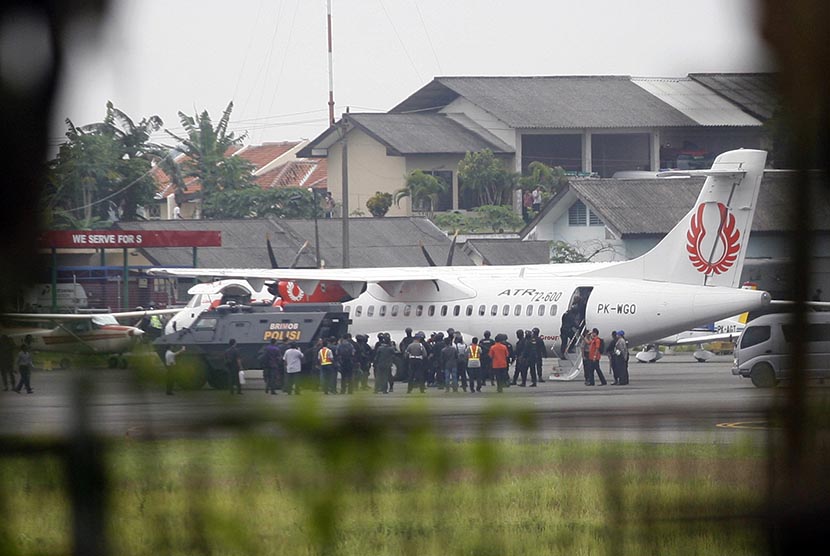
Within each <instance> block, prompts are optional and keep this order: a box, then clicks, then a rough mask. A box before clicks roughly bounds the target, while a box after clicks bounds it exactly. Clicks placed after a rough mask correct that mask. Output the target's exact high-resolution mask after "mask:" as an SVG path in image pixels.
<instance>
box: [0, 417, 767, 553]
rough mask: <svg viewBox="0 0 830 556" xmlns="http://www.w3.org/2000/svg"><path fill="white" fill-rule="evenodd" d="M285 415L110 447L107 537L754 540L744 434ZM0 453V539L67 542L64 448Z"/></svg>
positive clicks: (211, 543)
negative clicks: (609, 434) (436, 427)
mask: <svg viewBox="0 0 830 556" xmlns="http://www.w3.org/2000/svg"><path fill="white" fill-rule="evenodd" d="M413 419H417V415H416V414H413ZM282 425H283V428H282V429H281V430H282V431H283V432H282V433H281V434H279V435H276V434H273V430H270V431H269V425H267V424H263V425H262V426H260V427H252V428H249V429H247V430H248V432H240V431H233V432H229V431H227V430H224V431H222V432H221V433H219V434H217V433H216V432H213V433H211V434H212V435H213V436H210V435H209V434H207V433H205V434H203V435H200V436H199V437H198V438H191V439H180V440H149V441H142V440H130V439H126V440H116V441H109V442H108V443H106V444H102V445H101V446H100V448H99V451H98V455H99V456H100V458H101V459H100V461H102V462H103V464H104V468H103V469H104V476H105V477H106V482H105V484H106V487H105V492H104V494H105V497H104V498H105V500H106V505H105V508H104V510H105V513H104V515H105V516H106V531H107V533H106V536H105V538H106V543H107V545H108V547H109V552H110V553H112V554H119V555H121V554H124V555H133V554H136V555H139V554H142V555H143V554H147V555H151V554H152V555H162V554H164V555H166V554H213V555H224V554H228V555H231V554H286V555H289V554H290V555H295V554H343V555H355V556H357V555H367V554H411V555H419V556H420V555H431V554H435V555H444V554H477V555H491V554H492V555H502V554H568V555H574V556H576V555H583V554H584V555H588V554H603V553H605V554H619V555H623V554H661V555H675V554H730V555H738V554H759V553H763V552H764V550H763V542H764V538H763V535H762V532H761V531H760V530H759V529H758V527H757V523H756V522H755V521H754V520H753V519H751V516H752V515H756V512H757V511H758V508H760V506H761V504H762V503H763V501H764V495H765V488H766V478H765V467H764V466H765V459H764V454H763V453H761V450H760V449H759V448H757V447H754V446H749V445H747V446H741V445H737V446H716V445H672V446H665V445H648V444H601V443H591V442H577V441H540V440H534V439H533V437H532V435H524V434H523V433H520V434H519V435H517V436H521V437H523V438H525V439H524V440H494V439H488V438H486V437H484V438H481V439H478V440H465V441H457V440H451V439H446V438H445V437H443V436H440V435H436V434H434V433H433V432H432V431H431V430H429V429H428V428H427V427H425V426H419V425H416V426H411V427H406V428H403V429H401V428H392V427H385V426H383V425H382V424H374V425H373V424H368V423H362V424H361V423H359V422H357V423H356V422H350V423H345V424H344V423H327V422H323V421H321V420H320V418H319V417H313V418H310V417H308V416H305V417H303V418H302V419H299V418H298V419H297V420H295V421H292V422H286V423H282ZM286 431H288V432H286ZM0 466H2V468H0V511H2V515H3V516H4V519H3V520H2V529H0V554H21V555H29V554H68V553H71V552H72V536H71V531H72V527H71V524H72V517H73V514H72V512H71V511H70V509H69V508H70V505H69V497H68V495H67V488H66V485H67V480H66V478H67V472H66V469H65V467H64V466H63V465H62V463H61V461H60V460H58V459H57V456H44V455H37V456H35V455H33V456H31V457H23V456H14V457H11V456H5V457H3V458H2V459H0ZM748 516H749V517H748Z"/></svg>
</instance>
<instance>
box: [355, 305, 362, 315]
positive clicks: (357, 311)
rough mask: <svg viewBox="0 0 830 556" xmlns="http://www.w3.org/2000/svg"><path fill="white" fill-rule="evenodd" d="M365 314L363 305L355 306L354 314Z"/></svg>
mask: <svg viewBox="0 0 830 556" xmlns="http://www.w3.org/2000/svg"><path fill="white" fill-rule="evenodd" d="M362 314H363V305H358V306H357V307H355V308H354V316H356V317H359V316H360V315H362Z"/></svg>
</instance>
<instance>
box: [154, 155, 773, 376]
mask: <svg viewBox="0 0 830 556" xmlns="http://www.w3.org/2000/svg"><path fill="white" fill-rule="evenodd" d="M765 161H766V152H764V151H759V150H749V149H741V150H735V151H729V152H726V153H723V154H722V155H720V156H719V157H718V158H717V159H716V160H715V162H714V163H713V165H712V168H711V169H710V170H691V171H684V172H669V173H665V174H664V175H667V176H676V175H678V174H681V175H687V176H688V175H703V176H706V177H707V179H706V181H705V183H704V185H703V188H702V189H701V192H700V195H699V197H698V199H697V201H696V202H695V205H694V206H693V207H692V208H691V210H690V211H689V213H688V214H686V216H685V217H684V218H683V219H682V220H681V221H680V222H678V224H677V225H676V226H675V227H674V228H673V229H672V230H671V231H670V232H669V233H668V234H667V235H666V236H665V237H664V238H663V240H662V241H660V243H658V244H657V245H656V246H655V247H654V248H653V249H652V250H650V251H649V252H647V253H646V254H644V255H642V256H640V257H638V258H636V259H633V260H630V261H622V262H614V263H577V264H544V265H515V266H481V267H438V266H432V267H404V268H349V269H240V268H236V269H233V268H214V269H210V268H205V269H199V268H195V269H167V268H155V269H151V270H149V271H148V272H149V274H152V275H157V276H171V277H202V278H244V279H246V280H247V281H248V282H249V284H251V287H252V288H253V289H257V290H259V289H261V288H262V287H263V285H264V284H266V283H268V282H276V281H282V282H283V283H284V281H286V280H290V281H291V282H289V283H290V284H292V287H294V288H296V289H297V290H299V293H301V294H303V295H305V294H304V292H312V294H310V295H309V296H308V297H309V298H314V297H315V296H318V300H319V295H320V293H321V292H337V294H336V295H337V296H339V298H340V300H344V299H346V300H348V301H347V302H346V303H345V305H346V307H347V309H348V310H349V311H350V313H351V318H352V326H351V330H352V331H353V332H354V333H363V334H368V335H370V336H371V335H373V334H376V333H378V332H388V333H390V334H391V335H392V336H393V338H400V337H402V336H403V333H404V332H403V331H404V329H405V328H412V329H413V330H414V331H417V330H423V331H426V332H429V331H437V330H445V329H447V328H450V327H452V328H454V329H455V330H458V331H461V332H462V333H463V334H464V337H465V340H467V341H469V338H470V337H472V336H481V333H482V332H483V331H484V330H490V331H491V332H492V333H493V335H495V334H496V333H497V332H504V333H508V334H509V335H510V336H512V334H511V332H512V331H515V330H517V329H523V330H525V329H532V328H539V329H540V331H541V336H542V338H543V340H544V341H545V343H546V345H547V347H548V348H550V349H552V350H554V351H556V352H560V353H561V351H560V350H561V346H560V340H559V330H560V325H561V320H562V315H563V313H564V312H565V311H566V310H567V309H568V308H569V307H570V306H571V305H572V304H573V303H574V302H575V301H579V313H580V319H579V320H581V321H582V324H584V326H586V327H589V328H598V329H599V330H600V332H601V333H603V334H604V335H610V332H611V330H620V329H622V330H624V331H625V333H626V338H627V339H628V340H629V342H630V343H631V344H632V345H637V344H640V343H646V342H650V341H653V340H655V339H657V338H662V337H664V336H666V335H667V334H675V333H678V332H681V331H684V330H688V329H690V328H692V327H694V326H696V325H698V324H699V323H701V322H714V321H716V320H718V319H722V318H725V317H728V316H730V315H735V314H738V313H743V312H746V311H752V310H758V309H761V308H763V307H765V306H766V305H768V304H769V303H770V296H769V294H768V293H767V292H762V291H755V290H746V289H739V288H738V286H739V284H740V275H741V270H742V268H743V263H744V257H745V256H746V249H747V243H748V239H749V232H750V227H751V223H752V218H753V215H754V212H755V206H756V201H757V197H758V190H759V187H760V182H761V178H762V176H763V172H764V164H765ZM301 297H302V296H301ZM331 300H332V301H334V300H335V299H331ZM577 351H578V350H577ZM574 365H576V363H574ZM577 374H578V373H577V372H575V371H574V372H572V373H571V374H570V375H569V376H570V377H573V376H576V375H577Z"/></svg>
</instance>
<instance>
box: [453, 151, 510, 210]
mask: <svg viewBox="0 0 830 556" xmlns="http://www.w3.org/2000/svg"><path fill="white" fill-rule="evenodd" d="M458 180H459V182H460V183H461V188H462V189H464V190H470V191H473V192H475V193H476V194H477V195H478V198H479V202H480V203H481V204H482V205H501V204H504V203H509V202H510V192H511V191H512V190H513V182H514V176H513V175H512V174H511V173H510V172H509V171H508V170H507V168H506V167H505V166H504V164H503V163H502V161H500V160H499V159H498V158H496V157H495V155H494V154H493V152H492V151H491V150H490V149H484V150H483V151H478V152H473V153H471V152H468V153H467V154H466V155H464V158H463V159H462V160H461V162H459V163H458Z"/></svg>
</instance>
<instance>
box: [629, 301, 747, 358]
mask: <svg viewBox="0 0 830 556" xmlns="http://www.w3.org/2000/svg"><path fill="white" fill-rule="evenodd" d="M748 317H749V313H741V314H740V315H735V316H732V317H729V318H726V319H722V320H719V321H717V322H715V323H713V324H711V325H709V326H701V327H697V328H692V329H691V330H686V331H684V332H680V333H678V334H674V335H672V336H667V337H665V338H660V339H659V340H655V341H654V342H651V343H650V344H648V345H646V346H644V348H643V349H642V350H641V351H640V352H638V353H637V355H635V357H636V358H637V361H639V362H641V363H654V362H655V361H659V360H660V359H662V358H663V354H662V352H660V349H659V346H683V345H690V344H697V346H698V347H697V349H696V350H695V352H694V353H693V357H694V358H695V360H697V361H698V362H699V363H705V362H706V361H708V360H709V359H711V358H712V357H714V356H715V354H714V353H713V352H711V351H709V350H708V349H704V348H703V344H709V343H713V342H733V341H735V340H737V339H738V336H740V335H741V331H743V329H744V328H746V321H747V319H748Z"/></svg>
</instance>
